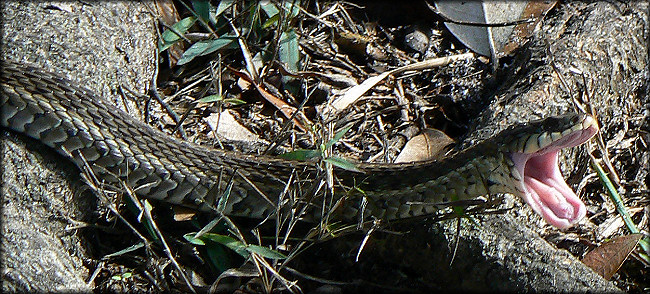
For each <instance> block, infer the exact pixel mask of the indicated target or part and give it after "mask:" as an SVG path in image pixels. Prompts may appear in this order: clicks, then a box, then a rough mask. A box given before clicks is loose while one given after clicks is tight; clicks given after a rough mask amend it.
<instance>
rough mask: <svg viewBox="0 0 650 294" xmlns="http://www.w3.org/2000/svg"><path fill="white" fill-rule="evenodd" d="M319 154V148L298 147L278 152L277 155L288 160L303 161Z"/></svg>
mask: <svg viewBox="0 0 650 294" xmlns="http://www.w3.org/2000/svg"><path fill="white" fill-rule="evenodd" d="M320 156H321V152H320V151H319V150H310V149H298V150H294V151H291V152H287V153H284V154H280V156H279V157H280V158H284V159H288V160H302V161H305V160H308V159H312V158H318V157H320Z"/></svg>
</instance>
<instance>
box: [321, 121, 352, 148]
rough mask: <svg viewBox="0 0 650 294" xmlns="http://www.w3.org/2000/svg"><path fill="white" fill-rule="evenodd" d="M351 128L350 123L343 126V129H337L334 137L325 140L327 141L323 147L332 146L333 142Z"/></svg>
mask: <svg viewBox="0 0 650 294" xmlns="http://www.w3.org/2000/svg"><path fill="white" fill-rule="evenodd" d="M351 128H352V125H350V126H349V127H347V128H345V129H342V130H340V131H338V132H337V133H336V134H334V138H332V140H329V141H327V143H325V149H327V148H330V147H332V146H334V143H336V142H338V141H339V140H341V138H343V135H345V133H347V132H348V131H349V130H350V129H351Z"/></svg>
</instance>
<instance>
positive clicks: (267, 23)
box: [262, 14, 280, 29]
mask: <svg viewBox="0 0 650 294" xmlns="http://www.w3.org/2000/svg"><path fill="white" fill-rule="evenodd" d="M279 19H280V14H276V15H274V16H272V17H269V19H267V20H266V21H265V22H264V23H263V24H262V28H263V29H268V28H269V27H271V26H272V25H274V24H275V23H276V22H278V20H279Z"/></svg>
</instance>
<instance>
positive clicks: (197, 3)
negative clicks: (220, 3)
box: [192, 0, 210, 23]
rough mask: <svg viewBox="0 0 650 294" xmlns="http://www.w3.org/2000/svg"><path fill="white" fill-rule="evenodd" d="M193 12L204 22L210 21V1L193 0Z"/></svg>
mask: <svg viewBox="0 0 650 294" xmlns="http://www.w3.org/2000/svg"><path fill="white" fill-rule="evenodd" d="M192 7H194V12H196V14H197V15H198V16H200V17H201V19H202V20H203V21H205V22H206V23H208V22H210V1H207V0H194V1H192Z"/></svg>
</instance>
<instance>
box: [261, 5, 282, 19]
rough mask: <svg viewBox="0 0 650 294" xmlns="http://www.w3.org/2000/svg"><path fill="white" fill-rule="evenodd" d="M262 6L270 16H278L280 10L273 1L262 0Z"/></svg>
mask: <svg viewBox="0 0 650 294" xmlns="http://www.w3.org/2000/svg"><path fill="white" fill-rule="evenodd" d="M260 7H261V8H262V10H264V12H265V13H266V15H267V16H268V17H269V18H271V17H274V16H276V15H277V14H278V13H279V12H280V10H279V9H278V7H277V6H275V4H274V3H273V2H271V1H265V2H261V3H260Z"/></svg>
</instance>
